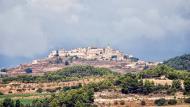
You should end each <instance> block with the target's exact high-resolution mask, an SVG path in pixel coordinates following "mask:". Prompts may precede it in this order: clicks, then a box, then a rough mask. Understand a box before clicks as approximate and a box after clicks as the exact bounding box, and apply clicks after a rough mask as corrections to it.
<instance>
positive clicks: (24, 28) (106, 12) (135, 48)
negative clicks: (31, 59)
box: [0, 0, 190, 59]
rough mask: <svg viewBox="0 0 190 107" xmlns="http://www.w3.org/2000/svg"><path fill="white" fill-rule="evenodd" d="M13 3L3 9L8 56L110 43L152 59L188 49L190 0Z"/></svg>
mask: <svg viewBox="0 0 190 107" xmlns="http://www.w3.org/2000/svg"><path fill="white" fill-rule="evenodd" d="M13 1H14V0H8V1H5V0H3V2H2V4H1V5H2V7H0V8H1V9H3V11H0V53H1V54H4V55H9V56H23V55H24V56H26V57H27V56H34V55H38V54H41V53H44V52H47V50H50V49H53V48H61V47H63V48H67V49H69V48H74V47H79V46H89V45H91V46H94V45H95V46H106V45H107V44H111V45H112V46H113V47H114V48H117V49H121V50H122V51H124V52H126V53H132V54H135V55H136V56H139V57H141V58H145V57H147V56H149V57H150V59H163V58H166V57H169V56H174V55H178V54H182V53H185V52H190V49H189V48H188V46H189V45H190V44H189V42H188V41H189V40H190V38H189V34H190V29H189V28H190V15H189V13H190V1H189V0H159V1H153V0H27V1H25V2H24V1H22V0H21V1H22V2H20V1H19V0H15V2H13ZM10 43H11V44H10ZM164 55H165V56H164Z"/></svg>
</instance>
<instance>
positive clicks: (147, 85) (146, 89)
mask: <svg viewBox="0 0 190 107" xmlns="http://www.w3.org/2000/svg"><path fill="white" fill-rule="evenodd" d="M153 91H154V82H150V81H148V80H145V82H144V86H143V93H144V94H149V93H151V92H153Z"/></svg>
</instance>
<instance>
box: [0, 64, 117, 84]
mask: <svg viewBox="0 0 190 107" xmlns="http://www.w3.org/2000/svg"><path fill="white" fill-rule="evenodd" d="M109 74H114V73H113V72H112V71H110V70H109V69H106V68H95V67H92V66H72V67H67V68H64V69H61V70H58V71H56V72H51V73H46V74H44V75H43V76H32V75H20V76H17V77H4V78H2V82H3V83H4V84H6V83H9V82H11V81H18V82H24V83H38V82H54V81H70V80H78V79H80V78H83V77H89V76H104V75H109Z"/></svg>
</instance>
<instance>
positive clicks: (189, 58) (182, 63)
mask: <svg viewBox="0 0 190 107" xmlns="http://www.w3.org/2000/svg"><path fill="white" fill-rule="evenodd" d="M164 64H166V65H168V66H171V67H173V68H175V69H178V70H188V71H190V54H185V55H182V56H177V57H174V58H171V59H169V60H167V61H164Z"/></svg>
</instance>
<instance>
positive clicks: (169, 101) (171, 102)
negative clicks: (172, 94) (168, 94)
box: [168, 99, 177, 105]
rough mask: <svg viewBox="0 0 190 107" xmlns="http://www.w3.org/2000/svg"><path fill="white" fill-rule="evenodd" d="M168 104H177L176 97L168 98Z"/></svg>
mask: <svg viewBox="0 0 190 107" xmlns="http://www.w3.org/2000/svg"><path fill="white" fill-rule="evenodd" d="M168 104H169V105H176V104H177V100H176V99H170V100H168Z"/></svg>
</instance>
